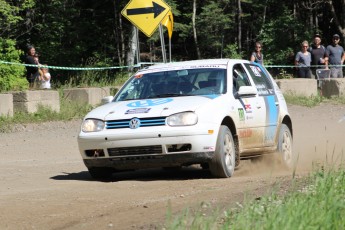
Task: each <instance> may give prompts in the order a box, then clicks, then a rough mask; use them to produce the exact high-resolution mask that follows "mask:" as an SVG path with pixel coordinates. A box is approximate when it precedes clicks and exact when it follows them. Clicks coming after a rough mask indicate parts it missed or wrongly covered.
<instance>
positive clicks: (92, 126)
mask: <svg viewBox="0 0 345 230" xmlns="http://www.w3.org/2000/svg"><path fill="white" fill-rule="evenodd" d="M104 125H105V124H104V121H101V120H95V119H87V120H85V121H84V122H83V124H82V125H81V130H82V131H83V132H99V131H101V130H103V129H104Z"/></svg>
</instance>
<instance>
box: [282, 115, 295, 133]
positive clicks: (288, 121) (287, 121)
mask: <svg viewBox="0 0 345 230" xmlns="http://www.w3.org/2000/svg"><path fill="white" fill-rule="evenodd" d="M282 124H285V125H286V126H287V127H288V128H289V129H290V132H291V136H292V137H293V129H292V121H291V118H290V116H288V115H286V116H285V117H284V118H283V120H282Z"/></svg>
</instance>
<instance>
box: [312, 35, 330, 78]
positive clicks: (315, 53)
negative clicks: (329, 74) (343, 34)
mask: <svg viewBox="0 0 345 230" xmlns="http://www.w3.org/2000/svg"><path fill="white" fill-rule="evenodd" d="M308 51H309V52H310V53H311V65H312V67H311V71H312V75H313V76H314V78H317V75H316V70H317V69H327V68H328V55H327V51H326V48H325V47H324V46H323V45H321V35H320V34H315V35H314V41H313V44H312V45H311V46H310V48H309V49H308Z"/></svg>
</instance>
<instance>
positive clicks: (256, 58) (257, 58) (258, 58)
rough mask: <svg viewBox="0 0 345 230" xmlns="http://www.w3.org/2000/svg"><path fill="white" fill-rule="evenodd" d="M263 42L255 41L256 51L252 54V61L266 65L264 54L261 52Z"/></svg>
mask: <svg viewBox="0 0 345 230" xmlns="http://www.w3.org/2000/svg"><path fill="white" fill-rule="evenodd" d="M261 49H262V44H261V42H255V51H254V52H253V53H252V55H251V56H250V61H253V62H256V63H259V64H260V65H264V55H263V54H262V53H261Z"/></svg>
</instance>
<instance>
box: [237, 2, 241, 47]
mask: <svg viewBox="0 0 345 230" xmlns="http://www.w3.org/2000/svg"><path fill="white" fill-rule="evenodd" d="M237 8H238V14H237V22H238V34H237V47H238V53H239V54H240V53H241V51H242V16H241V15H242V8H241V0H237Z"/></svg>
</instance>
